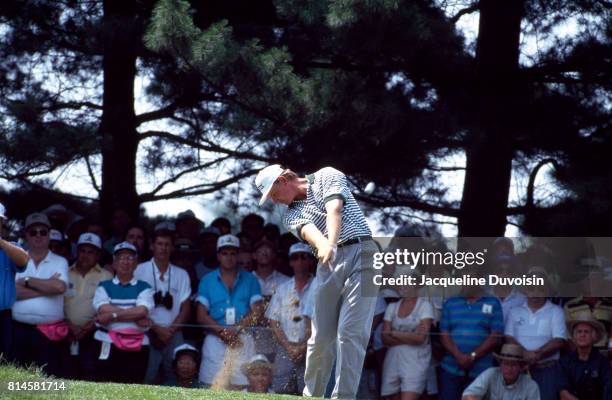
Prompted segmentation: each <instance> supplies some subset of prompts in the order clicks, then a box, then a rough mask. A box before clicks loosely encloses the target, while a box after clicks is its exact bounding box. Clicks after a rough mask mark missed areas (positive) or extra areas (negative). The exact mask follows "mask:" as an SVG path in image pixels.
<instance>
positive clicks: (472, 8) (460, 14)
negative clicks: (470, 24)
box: [450, 2, 480, 24]
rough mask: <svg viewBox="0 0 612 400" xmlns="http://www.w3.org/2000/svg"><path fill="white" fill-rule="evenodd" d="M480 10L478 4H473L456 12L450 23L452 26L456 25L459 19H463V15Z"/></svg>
mask: <svg viewBox="0 0 612 400" xmlns="http://www.w3.org/2000/svg"><path fill="white" fill-rule="evenodd" d="M478 10H480V2H477V3H474V4H472V5H471V6H469V7H466V8H464V9H462V10H459V12H457V14H455V15H454V16H453V17H452V18H451V19H450V22H452V23H453V24H456V23H457V21H459V20H460V19H461V17H463V16H464V15H467V14H471V13H473V12H476V11H478Z"/></svg>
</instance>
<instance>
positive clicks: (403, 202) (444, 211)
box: [354, 193, 459, 218]
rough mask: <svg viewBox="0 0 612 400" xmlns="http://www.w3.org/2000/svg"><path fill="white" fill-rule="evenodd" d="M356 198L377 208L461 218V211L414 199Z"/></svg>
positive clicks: (357, 194) (359, 195) (361, 195)
mask: <svg viewBox="0 0 612 400" xmlns="http://www.w3.org/2000/svg"><path fill="white" fill-rule="evenodd" d="M354 196H355V198H357V199H358V200H361V201H363V202H364V203H367V204H370V205H372V206H375V207H408V208H412V209H413V210H418V211H423V212H426V213H431V214H440V215H445V216H447V217H455V218H457V217H459V209H458V208H453V207H450V206H438V205H434V204H430V203H426V202H423V201H420V200H412V199H398V200H394V199H385V198H382V197H372V196H367V195H363V194H360V193H356V194H355V195H354Z"/></svg>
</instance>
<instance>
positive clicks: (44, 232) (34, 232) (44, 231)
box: [28, 229, 49, 237]
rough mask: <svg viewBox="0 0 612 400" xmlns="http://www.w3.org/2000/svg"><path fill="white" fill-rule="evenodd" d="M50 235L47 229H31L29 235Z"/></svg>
mask: <svg viewBox="0 0 612 400" xmlns="http://www.w3.org/2000/svg"><path fill="white" fill-rule="evenodd" d="M48 234H49V231H48V230H47V229H30V230H29V231H28V235H30V236H32V237H34V236H42V237H45V236H47V235H48Z"/></svg>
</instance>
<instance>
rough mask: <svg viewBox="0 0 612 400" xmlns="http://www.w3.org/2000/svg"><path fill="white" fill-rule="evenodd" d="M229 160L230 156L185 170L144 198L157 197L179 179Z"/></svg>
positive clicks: (145, 194) (146, 194)
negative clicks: (167, 186)
mask: <svg viewBox="0 0 612 400" xmlns="http://www.w3.org/2000/svg"><path fill="white" fill-rule="evenodd" d="M229 158H230V156H225V157H222V158H220V159H216V160H214V161H210V162H207V163H205V164H198V165H196V166H194V167H191V168H187V169H185V170H183V171H181V172H179V173H178V174H176V175H174V176H173V177H172V178H169V179H167V180H165V181H163V182H162V183H160V184H159V185H157V187H156V188H155V189H153V190H152V191H150V192H148V193H144V194H143V195H144V196H151V195H155V194H156V193H158V192H159V191H160V190H162V189H163V188H164V187H165V186H166V185H168V184H170V183H173V182H176V181H177V180H179V178H181V177H182V176H185V175H187V174H190V173H192V172H196V171H199V170H201V169H204V168H208V167H210V166H211V165H214V164H217V163H220V162H223V161H225V160H228V159H229Z"/></svg>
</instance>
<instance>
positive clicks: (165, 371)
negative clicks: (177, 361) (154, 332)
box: [145, 331, 185, 385]
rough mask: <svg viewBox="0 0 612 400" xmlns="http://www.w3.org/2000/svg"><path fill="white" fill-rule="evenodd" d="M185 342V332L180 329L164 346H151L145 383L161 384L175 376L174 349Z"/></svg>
mask: <svg viewBox="0 0 612 400" xmlns="http://www.w3.org/2000/svg"><path fill="white" fill-rule="evenodd" d="M184 342H185V340H184V339H183V333H182V332H180V331H179V332H177V333H176V334H175V335H174V336H172V339H171V340H170V342H169V343H168V344H167V345H166V346H165V347H164V348H162V349H158V348H156V347H155V346H153V344H151V345H150V346H149V348H150V349H149V362H148V364H147V373H146V375H145V383H147V384H150V385H154V384H160V383H163V382H165V381H167V380H168V379H171V378H174V377H175V376H174V375H175V374H174V369H173V368H172V358H173V357H174V349H175V348H176V347H177V346H179V345H181V344H183V343H184ZM160 367H162V376H161V380H160V377H159V369H160Z"/></svg>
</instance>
